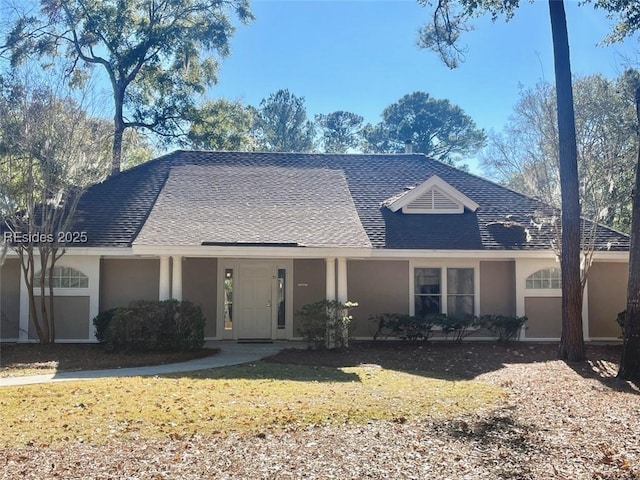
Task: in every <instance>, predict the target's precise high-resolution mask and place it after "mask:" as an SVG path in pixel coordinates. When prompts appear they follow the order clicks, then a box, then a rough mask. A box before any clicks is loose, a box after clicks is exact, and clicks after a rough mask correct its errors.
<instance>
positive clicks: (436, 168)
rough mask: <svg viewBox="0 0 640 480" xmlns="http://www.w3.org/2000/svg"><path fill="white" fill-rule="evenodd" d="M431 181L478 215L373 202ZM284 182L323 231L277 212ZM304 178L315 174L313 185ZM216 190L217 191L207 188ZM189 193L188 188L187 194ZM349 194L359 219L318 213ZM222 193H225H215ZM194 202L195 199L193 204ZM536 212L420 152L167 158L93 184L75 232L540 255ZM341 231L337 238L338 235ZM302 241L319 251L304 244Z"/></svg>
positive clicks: (120, 241)
mask: <svg viewBox="0 0 640 480" xmlns="http://www.w3.org/2000/svg"><path fill="white" fill-rule="evenodd" d="M184 167H187V168H184ZM194 167H198V168H194ZM194 172H198V173H197V174H194ZM265 172H269V173H265ZM285 172H287V173H286V174H285ZM434 174H436V175H438V176H439V177H440V178H442V179H443V180H444V181H446V182H447V183H449V184H450V185H451V186H453V187H454V188H456V189H458V190H459V191H460V192H462V193H464V194H465V195H466V196H467V197H469V198H470V199H472V200H473V201H475V202H476V203H478V204H479V205H480V208H479V209H478V210H477V211H476V212H469V211H465V213H463V214H461V215H406V214H402V213H401V212H400V211H398V212H395V213H393V212H391V211H390V210H388V209H387V208H385V207H384V206H382V203H383V202H384V201H385V200H386V199H389V198H391V197H394V196H396V195H398V194H401V193H402V192H403V191H404V189H405V188H406V187H409V186H414V185H418V184H420V183H422V182H424V181H425V180H427V179H428V178H429V177H430V176H432V175H434ZM282 175H286V177H285V178H286V179H287V182H288V183H287V185H288V187H287V188H288V190H287V191H290V192H292V193H291V194H292V195H294V194H295V195H297V196H299V198H300V199H301V200H304V208H305V209H307V210H309V209H312V203H313V202H312V201H316V200H317V205H316V206H317V207H318V210H317V211H315V212H316V213H315V214H317V215H319V216H318V217H317V223H318V224H323V222H328V223H327V227H330V228H327V232H325V231H324V230H322V229H321V230H322V231H318V229H317V228H316V227H317V225H314V222H311V221H307V219H306V218H304V219H301V216H303V215H302V214H301V213H300V211H296V205H295V202H291V204H288V205H287V206H286V208H285V207H284V205H285V203H286V200H287V199H286V194H285V192H284V190H282V191H280V190H279V189H278V188H277V182H278V178H279V176H282ZM310 175H315V177H312V178H313V179H312V180H310V178H311V177H310ZM240 177H245V178H251V181H250V183H248V184H246V185H245V184H242V183H238V179H239V178H240ZM165 182H166V183H165ZM190 182H192V185H193V187H190ZM345 182H346V186H345ZM231 183H233V184H234V185H233V186H231V185H230V184H231ZM209 185H211V187H209ZM213 186H216V188H217V189H222V190H218V193H216V192H215V191H213V192H211V191H209V188H211V189H213ZM189 188H193V189H194V192H193V193H191V192H189V191H187V190H188V189H189ZM347 189H348V192H349V193H350V194H351V198H352V202H353V205H354V207H355V212H356V213H357V216H358V217H359V222H356V221H355V218H354V217H353V212H354V210H353V209H352V208H350V207H349V208H347V209H346V210H345V213H346V215H347V218H345V219H342V221H343V223H340V218H339V215H337V214H335V215H334V214H333V213H332V212H328V211H326V210H332V209H334V211H335V212H337V210H335V209H338V208H340V206H342V207H344V206H345V204H344V202H342V199H344V198H345V195H346V194H347ZM224 192H226V194H227V195H228V196H224V195H222V193H224ZM260 192H261V193H262V197H260V198H261V199H264V198H265V195H267V196H268V197H269V198H271V197H272V196H273V198H274V200H277V202H276V203H273V205H271V204H270V203H265V204H264V205H262V207H264V208H263V209H262V210H261V211H263V212H265V213H264V215H267V213H268V216H267V218H270V220H269V221H265V222H263V223H260V219H259V218H257V217H256V216H253V217H252V216H251V214H250V211H252V209H250V208H248V209H245V208H244V207H243V206H242V204H243V201H244V202H245V203H246V200H243V199H246V198H248V196H250V197H251V198H252V199H253V200H252V201H255V203H256V204H257V203H258V196H260V195H259V193H260ZM278 195H280V196H278ZM234 197H238V198H234ZM276 197H277V198H276ZM172 198H177V199H179V200H180V202H179V203H180V207H179V209H178V207H176V209H173V207H171V205H170V204H169V203H167V202H169V200H171V199H172ZM156 199H157V200H158V202H157V204H156V206H155V207H154V203H156ZM190 201H193V202H194V203H193V204H192V203H189V202H190ZM196 201H197V202H202V203H200V204H198V207H197V208H196V207H195V202H196ZM208 202H215V204H208ZM218 202H220V203H218ZM278 202H279V203H278ZM269 205H271V207H272V208H271V209H270V208H269ZM321 210H322V211H323V212H322V213H321V212H320V211H321ZM544 210H546V211H548V208H547V207H546V206H545V205H544V204H542V203H541V202H539V201H537V200H535V199H532V198H529V197H526V196H524V195H522V194H520V193H517V192H514V191H512V190H509V189H506V188H504V187H502V186H500V185H497V184H495V183H492V182H490V181H488V180H485V179H483V178H480V177H478V176H475V175H472V174H470V173H468V172H464V171H461V170H458V169H456V168H453V167H451V166H449V165H446V164H443V163H441V162H438V161H435V160H432V159H429V158H427V157H425V156H424V155H418V154H415V155H334V154H295V153H244V152H202V151H176V152H173V153H171V154H169V155H166V156H164V157H160V158H158V159H156V160H152V161H151V162H148V163H146V164H143V165H140V166H138V167H135V168H133V169H131V170H128V171H125V172H123V173H121V174H119V175H116V176H114V177H112V178H110V179H108V180H106V181H105V182H103V183H101V184H98V185H95V186H93V187H92V188H90V189H89V191H87V193H86V194H85V195H84V197H83V199H82V201H81V202H80V205H79V209H78V211H79V214H80V216H81V217H80V220H79V221H78V223H77V226H76V229H77V230H85V231H87V232H88V237H89V242H88V243H87V246H130V245H132V244H133V242H134V240H135V241H136V243H140V242H154V241H155V242H158V241H159V242H167V244H170V242H169V239H171V241H172V242H174V244H176V243H177V244H185V243H186V244H191V243H192V242H194V243H195V242H198V241H200V242H202V241H205V242H227V241H229V242H238V241H244V242H247V243H272V242H273V243H287V244H289V243H307V242H308V243H307V244H309V245H311V244H323V245H329V244H331V243H325V242H347V244H349V245H354V244H356V243H360V244H362V242H363V240H364V239H363V237H362V235H361V230H360V229H363V230H364V232H365V233H366V236H367V237H368V241H369V242H370V244H371V245H372V246H373V247H374V248H397V249H407V248H411V249H465V250H504V249H509V250H541V249H542V250H548V249H549V248H550V245H551V242H552V240H553V239H554V233H553V231H552V229H551V228H549V226H548V225H544V226H543V227H542V228H540V229H538V228H537V227H536V226H535V225H534V224H533V223H532V220H533V219H535V218H536V217H537V214H536V212H539V211H544ZM276 212H281V213H282V215H276ZM214 213H215V214H217V215H225V216H226V220H224V221H223V222H221V221H220V219H216V218H214V216H212V215H210V214H214ZM231 221H232V222H231ZM145 222H146V223H145ZM229 222H231V223H232V225H233V231H229V232H223V229H222V228H221V225H222V224H223V223H226V224H229ZM272 222H279V223H278V228H280V229H282V231H283V232H282V233H283V234H282V235H280V234H277V232H276V230H277V228H275V227H273V228H272V227H271V225H272ZM205 224H206V225H205ZM174 226H175V228H174ZM162 227H165V228H164V230H163V229H162ZM314 228H315V230H314ZM340 228H345V230H344V231H341V232H340V236H339V235H338V232H337V230H339V229H340ZM168 230H173V231H172V232H169V231H168ZM285 232H286V235H285V234H284V233H285ZM158 233H161V234H162V235H161V236H158ZM154 236H155V240H154V238H152V237H154ZM310 236H311V237H314V238H313V242H317V243H313V242H310V241H309V238H310ZM158 239H159V240H158ZM163 239H164V240H163ZM220 239H224V240H220ZM227 239H228V240H227ZM267 240H268V241H267ZM334 244H335V243H334ZM340 244H342V243H340ZM597 244H598V248H599V249H601V250H606V249H609V250H613V251H616V250H627V249H628V246H629V239H628V237H627V236H626V235H624V234H622V233H620V232H617V231H615V230H613V229H609V228H605V227H600V228H599V229H598V239H597Z"/></svg>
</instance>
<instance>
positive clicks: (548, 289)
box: [524, 265, 562, 297]
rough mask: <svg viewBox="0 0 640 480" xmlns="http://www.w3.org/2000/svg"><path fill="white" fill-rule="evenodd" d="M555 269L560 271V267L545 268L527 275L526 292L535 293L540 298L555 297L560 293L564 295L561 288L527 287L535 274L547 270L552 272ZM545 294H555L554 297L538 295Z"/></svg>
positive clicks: (525, 281) (525, 280)
mask: <svg viewBox="0 0 640 480" xmlns="http://www.w3.org/2000/svg"><path fill="white" fill-rule="evenodd" d="M554 268H555V269H557V270H558V271H559V270H560V266H559V265H558V266H554V267H544V268H539V269H538V270H536V271H534V272H531V273H530V274H529V275H527V277H526V278H525V279H524V289H525V291H526V292H527V293H529V292H535V293H536V296H539V297H547V296H553V297H555V296H557V295H558V292H560V293H559V294H560V295H562V287H560V288H529V287H527V280H529V277H530V276H531V275H533V274H535V273H538V272H543V271H545V270H551V269H554ZM561 278H562V277H561ZM543 292H553V293H554V294H553V295H542V294H540V295H538V293H543ZM528 296H529V297H531V296H533V295H528Z"/></svg>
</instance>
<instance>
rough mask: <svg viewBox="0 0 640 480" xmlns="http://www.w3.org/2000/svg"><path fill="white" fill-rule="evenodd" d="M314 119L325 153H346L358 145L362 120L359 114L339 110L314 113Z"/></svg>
mask: <svg viewBox="0 0 640 480" xmlns="http://www.w3.org/2000/svg"><path fill="white" fill-rule="evenodd" d="M315 120H316V125H317V126H318V128H319V129H320V134H321V136H322V145H323V147H324V151H325V152H326V153H346V152H348V151H349V150H351V149H356V148H357V147H358V146H359V145H360V143H361V134H362V122H363V120H364V119H363V118H362V117H361V116H360V115H357V114H355V113H351V112H345V111H343V110H339V111H337V112H332V113H328V114H326V115H325V114H320V115H316V117H315Z"/></svg>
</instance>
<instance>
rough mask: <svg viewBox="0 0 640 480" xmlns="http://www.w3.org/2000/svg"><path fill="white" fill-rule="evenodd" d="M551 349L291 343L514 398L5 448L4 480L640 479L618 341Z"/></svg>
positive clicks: (311, 359) (637, 414) (301, 355)
mask: <svg viewBox="0 0 640 480" xmlns="http://www.w3.org/2000/svg"><path fill="white" fill-rule="evenodd" d="M555 351H556V347H555V346H552V345H529V344H516V345H511V346H507V347H505V346H499V345H491V344H463V345H429V346H412V345H402V346H399V345H396V344H382V345H381V344H377V345H376V346H375V348H373V349H372V348H371V346H368V345H356V346H354V347H353V348H351V349H349V350H348V351H346V352H339V353H316V352H305V351H297V352H296V351H285V352H282V353H281V354H279V355H277V356H276V357H274V358H272V359H271V361H274V362H281V363H303V364H315V365H320V364H324V365H331V366H333V365H338V364H339V365H341V366H347V365H353V364H362V363H368V364H379V365H381V366H383V367H384V368H395V369H398V370H403V371H406V372H414V373H416V374H423V375H432V376H438V377H442V378H465V379H466V378H475V379H477V380H480V381H483V382H488V383H491V384H494V385H499V386H501V387H503V388H504V389H505V390H506V391H507V392H508V395H507V398H506V400H505V401H504V403H503V404H502V405H500V406H499V407H498V408H493V409H491V410H490V409H486V410H484V411H478V412H476V413H475V414H473V415H467V416H465V417H462V418H454V419H447V420H439V419H430V418H424V419H423V420H422V421H418V422H411V421H406V422H403V421H402V419H399V420H398V421H395V422H371V423H369V424H366V425H354V424H347V425H342V426H330V427H308V428H304V429H302V430H293V429H292V430H291V431H285V432H282V433H263V434H258V435H251V436H241V435H235V434H232V435H229V436H222V435H211V436H207V437H204V436H198V435H195V436H192V437H189V438H181V437H174V438H167V439H164V440H160V441H142V440H141V441H136V442H130V441H129V442H123V441H114V442H112V443H110V444H108V445H106V446H101V447H97V446H92V445H86V444H73V445H67V446H65V447H63V448H62V447H61V448H53V447H48V448H35V447H32V448H29V447H25V448H11V449H5V450H4V451H2V450H0V478H3V479H13V478H24V479H49V478H50V479H54V478H73V479H76V478H77V479H80V478H82V479H174V478H180V479H201V478H216V479H237V478H240V479H245V478H246V479H258V478H260V479H293V478H296V479H298V478H314V479H316V478H317V479H331V478H340V479H360V478H393V479H395V478H398V479H456V480H457V479H483V480H491V479H567V480H569V479H571V480H580V479H594V480H600V479H607V480H620V479H628V480H633V479H636V480H637V479H640V396H639V395H638V390H637V389H636V388H635V387H634V386H632V385H629V384H627V383H623V382H619V381H617V380H615V378H614V375H615V363H616V361H617V358H618V355H619V349H617V348H612V347H598V346H590V347H589V348H588V355H589V358H590V361H589V362H585V363H578V364H569V363H565V362H562V361H559V360H556V359H555ZM354 402H357V398H354Z"/></svg>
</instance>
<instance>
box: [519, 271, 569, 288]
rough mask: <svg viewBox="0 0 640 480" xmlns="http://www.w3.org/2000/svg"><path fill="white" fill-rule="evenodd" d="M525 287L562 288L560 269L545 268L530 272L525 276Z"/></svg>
mask: <svg viewBox="0 0 640 480" xmlns="http://www.w3.org/2000/svg"><path fill="white" fill-rule="evenodd" d="M525 288H527V289H543V290H544V289H559V288H562V279H561V276H560V269H559V268H545V269H543V270H538V271H537V272H534V273H532V274H531V275H529V276H528V277H527V280H526V285H525Z"/></svg>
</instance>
